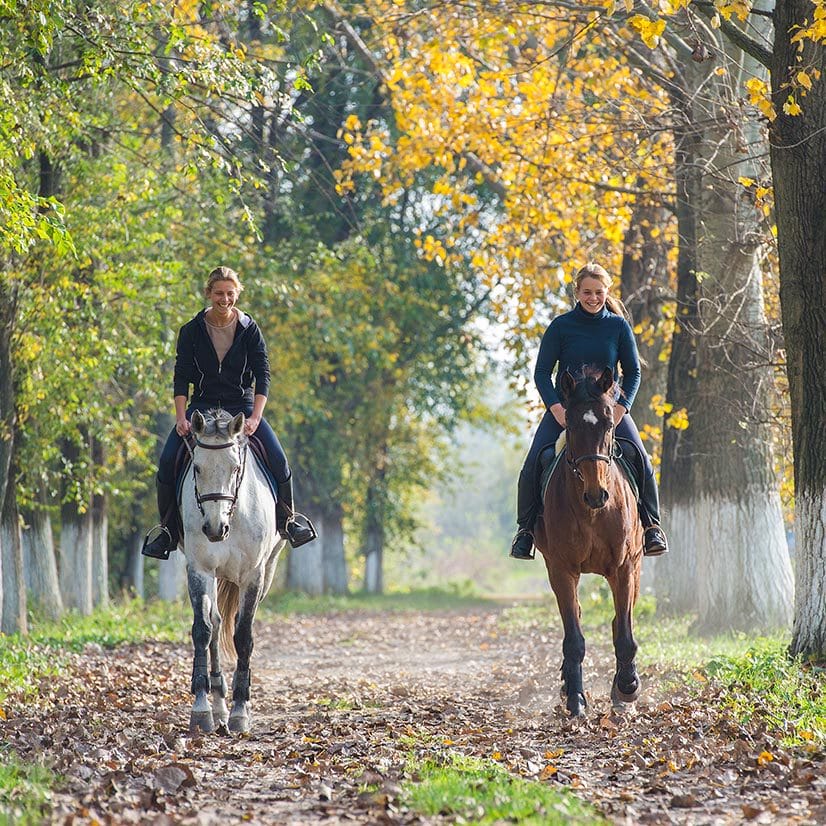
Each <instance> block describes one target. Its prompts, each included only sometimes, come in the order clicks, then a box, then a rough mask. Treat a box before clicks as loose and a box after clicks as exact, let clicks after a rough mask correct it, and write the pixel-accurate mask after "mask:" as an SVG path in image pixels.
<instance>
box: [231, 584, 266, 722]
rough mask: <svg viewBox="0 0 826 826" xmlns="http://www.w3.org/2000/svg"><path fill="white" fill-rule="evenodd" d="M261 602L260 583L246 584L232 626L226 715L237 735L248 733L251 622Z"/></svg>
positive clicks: (251, 644)
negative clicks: (231, 670) (232, 672)
mask: <svg viewBox="0 0 826 826" xmlns="http://www.w3.org/2000/svg"><path fill="white" fill-rule="evenodd" d="M260 600H261V582H260V581H258V582H255V583H254V584H252V585H248V586H247V587H246V588H245V589H244V590H243V591H242V592H241V595H240V600H239V603H240V604H239V606H238V618H237V620H236V623H235V634H234V636H233V642H234V643H235V653H236V655H237V657H238V662H237V663H236V666H235V675H234V676H233V678H232V710H231V711H230V714H229V730H230V731H234V732H236V733H239V734H240V733H244V732H246V731H249V727H250V713H249V699H250V657H251V656H252V646H253V643H252V623H253V620H254V619H255V611H256V609H257V608H258V603H259V601H260Z"/></svg>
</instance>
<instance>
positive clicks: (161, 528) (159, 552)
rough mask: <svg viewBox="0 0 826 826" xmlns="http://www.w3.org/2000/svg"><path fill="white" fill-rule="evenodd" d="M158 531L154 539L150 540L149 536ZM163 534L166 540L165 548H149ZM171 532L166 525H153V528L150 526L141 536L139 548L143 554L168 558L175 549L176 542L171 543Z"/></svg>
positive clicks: (154, 557) (153, 557)
mask: <svg viewBox="0 0 826 826" xmlns="http://www.w3.org/2000/svg"><path fill="white" fill-rule="evenodd" d="M155 531H158V534H157V536H155V538H154V539H151V540H150V538H149V537H150V536H152V534H153V533H154V532H155ZM164 534H166V537H167V542H166V547H165V548H151V547H150V546H151V545H154V544H155V543H156V542H157V541H158V540H159V539H160V538H161V537H162V536H163V535H164ZM173 541H174V540H173V539H172V533H171V532H170V530H169V528H167V527H166V525H155V527H154V528H150V530H149V533H147V534H146V536H145V537H144V538H143V547H142V548H141V553H142V554H143V555H144V556H148V557H151V558H152V559H169V554H170V553H172V551H174V550H175V548H176V547H177V543H176V544H173Z"/></svg>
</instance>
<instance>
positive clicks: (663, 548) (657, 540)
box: [639, 475, 668, 556]
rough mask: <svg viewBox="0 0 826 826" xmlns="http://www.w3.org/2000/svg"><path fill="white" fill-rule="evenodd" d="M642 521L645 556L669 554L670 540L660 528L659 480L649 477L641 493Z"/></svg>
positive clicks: (640, 508) (640, 509)
mask: <svg viewBox="0 0 826 826" xmlns="http://www.w3.org/2000/svg"><path fill="white" fill-rule="evenodd" d="M639 511H640V520H641V521H642V526H643V529H644V534H643V551H642V552H643V555H644V556H662V555H663V554H667V553H668V540H667V539H666V538H665V531H663V529H662V528H661V527H660V494H659V491H658V490H657V480H656V478H655V477H654V476H653V475H651V476H649V477H648V478H647V479H646V480H645V482H644V484H643V486H642V490H641V491H640V507H639Z"/></svg>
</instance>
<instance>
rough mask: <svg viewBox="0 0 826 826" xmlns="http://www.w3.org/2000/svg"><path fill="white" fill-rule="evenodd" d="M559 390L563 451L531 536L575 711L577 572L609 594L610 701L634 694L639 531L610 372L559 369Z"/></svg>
mask: <svg viewBox="0 0 826 826" xmlns="http://www.w3.org/2000/svg"><path fill="white" fill-rule="evenodd" d="M560 390H561V393H562V399H563V403H564V405H565V413H566V421H567V430H566V445H565V453H564V455H563V457H562V458H561V459H560V461H559V462H558V464H557V467H556V468H555V469H554V471H553V473H552V475H551V478H550V481H549V482H548V486H547V490H546V492H545V498H544V504H543V509H542V513H541V516H540V518H539V520H538V521H537V523H536V527H535V534H534V538H535V542H536V547H537V548H538V549H539V551H540V553H541V554H542V556H543V557H544V559H545V566H546V567H547V569H548V578H549V580H550V582H551V588H552V589H553V592H554V594H555V595H556V600H557V604H558V605H559V613H560V614H561V616H562V623H563V626H564V629H565V638H564V640H563V643H562V653H563V661H562V681H563V686H562V693H563V696H564V697H565V698H566V700H567V703H566V705H567V708H568V711H569V712H570V713H571V715H572V716H579V715H582V714H583V713H584V711H585V706H586V702H585V692H584V689H583V685H582V660H583V658H584V657H585V638H584V637H583V635H582V628H581V627H580V606H579V598H578V595H577V588H578V585H579V578H580V575H581V574H583V573H594V574H601V575H602V576H604V577H605V578H606V579H607V580H608V583H609V585H610V586H611V593H612V594H613V595H614V611H615V615H614V622H613V632H614V652H615V654H616V659H617V670H616V674H615V675H614V684H613V687H612V689H611V699H612V701H613V702H614V704H615V705H617V704H619V703H631V702H634V701H635V700H636V699H637V695H638V694H639V689H640V681H639V677H638V676H637V670H636V667H635V664H634V658H635V656H636V653H637V644H636V642H635V641H634V635H633V632H632V612H633V609H634V603H635V602H636V600H637V596H638V594H639V588H640V565H641V562H642V551H643V538H642V534H643V528H642V523H641V522H640V517H639V514H638V510H637V502H636V498H635V496H634V493H633V491H632V489H631V486H630V485H629V483H628V480H627V479H626V478H625V477H624V475H623V471H622V470H621V469H620V467H619V466H618V464H617V462H616V453H617V450H616V445H615V442H614V415H613V412H614V405H615V404H616V397H617V391H616V386H615V384H614V374H613V370H612V369H611V368H610V367H606V368H605V369H604V370H585V371H584V374H583V376H582V378H580V379H579V380H577V379H575V378H574V377H573V376H572V375H571V373H570V372H568V371H565V373H563V375H562V377H561V380H560Z"/></svg>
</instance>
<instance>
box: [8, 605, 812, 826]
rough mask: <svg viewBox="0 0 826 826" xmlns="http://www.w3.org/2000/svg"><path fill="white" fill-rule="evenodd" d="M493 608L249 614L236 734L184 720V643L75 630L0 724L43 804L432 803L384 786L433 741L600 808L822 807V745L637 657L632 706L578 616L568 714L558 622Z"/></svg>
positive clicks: (248, 814) (717, 815) (114, 811)
mask: <svg viewBox="0 0 826 826" xmlns="http://www.w3.org/2000/svg"><path fill="white" fill-rule="evenodd" d="M502 610H503V609H502V608H485V609H477V610H466V611H463V612H461V613H430V614H411V613H398V614H390V613H381V614H365V613H342V614H335V615H328V616H323V617H290V618H285V619H280V620H277V621H275V622H272V623H268V624H259V626H258V628H257V633H256V651H255V654H254V658H253V699H254V718H253V729H252V733H251V735H250V736H248V737H244V738H233V737H220V736H209V737H197V738H192V737H190V736H189V734H188V732H187V729H186V726H187V723H188V714H189V695H188V683H189V672H190V668H191V659H190V654H189V650H188V648H186V647H176V646H171V645H159V644H147V645H145V646H123V647H121V648H118V649H115V650H112V651H103V650H100V649H97V650H96V649H94V648H89V649H87V650H86V651H85V652H84V653H83V654H82V655H79V656H78V657H77V658H76V659H75V660H74V673H75V675H76V676H75V677H74V678H73V679H69V678H64V679H62V680H60V681H56V682H49V681H44V683H43V685H41V687H40V696H39V698H38V699H37V700H36V701H35V702H29V703H28V704H25V705H24V704H18V705H15V703H14V702H9V703H8V704H7V708H6V713H7V715H8V718H9V719H8V720H7V722H6V724H5V727H6V731H5V732H4V733H5V735H6V739H7V740H8V741H9V742H10V743H11V744H12V745H13V746H14V747H15V748H16V749H17V750H18V751H19V752H20V753H21V755H22V756H23V757H24V758H28V759H32V757H33V755H35V754H40V753H43V752H46V754H47V756H48V758H49V759H50V760H51V761H52V762H53V763H54V764H55V766H56V768H57V770H58V771H59V772H61V773H62V774H63V775H64V777H65V784H64V787H63V788H62V790H61V791H60V792H59V793H57V794H56V795H55V797H54V800H53V817H52V820H53V822H57V823H92V822H94V821H98V822H101V823H118V824H120V823H144V822H145V823H150V822H151V823H153V824H155V823H161V824H162V823H165V822H166V823H181V824H213V823H214V824H218V823H221V824H226V823H241V822H249V823H255V824H259V823H260V824H264V823H267V824H282V823H283V824H302V825H303V824H309V823H325V824H334V823H370V824H374V823H418V822H433V823H436V822H450V821H451V820H452V818H450V817H437V818H433V819H430V820H429V821H428V820H424V819H422V818H420V817H418V816H416V815H414V814H412V813H409V812H406V811H405V810H404V807H403V805H402V803H401V801H400V800H399V792H400V788H399V787H400V783H401V782H402V781H403V780H404V779H405V763H406V760H407V759H408V757H409V755H411V754H415V755H416V756H417V757H419V758H421V757H423V756H428V755H431V756H439V755H444V754H445V753H447V752H449V751H456V752H460V753H463V754H468V755H474V756H477V757H482V758H488V759H495V760H498V761H500V762H501V763H502V765H504V766H506V767H508V768H509V770H510V771H511V772H513V773H514V774H518V775H521V776H524V777H526V778H530V779H537V780H540V781H541V782H547V783H555V784H560V785H565V786H568V787H570V788H572V789H573V791H574V792H575V793H576V794H577V795H579V796H581V797H582V798H583V799H585V800H587V801H589V802H590V803H592V804H594V805H595V806H596V807H597V808H598V809H599V810H600V811H601V812H602V813H603V814H604V815H605V816H606V817H607V818H608V819H609V820H610V821H611V822H613V823H618V824H637V823H664V824H665V823H680V824H729V823H743V822H746V821H749V820H750V821H751V822H755V823H802V824H809V823H826V764H824V761H823V758H822V755H820V756H814V755H812V756H809V757H807V756H805V755H800V754H798V755H796V756H794V755H789V754H787V753H785V752H784V751H783V749H781V748H780V746H779V744H778V743H777V742H776V741H775V740H774V739H773V738H772V737H771V736H770V735H769V734H766V733H764V732H759V731H756V730H754V729H748V730H747V729H744V728H741V727H739V726H738V725H737V724H736V723H734V722H733V721H732V720H731V719H730V718H729V717H728V716H727V715H726V714H725V713H723V712H720V711H717V710H715V708H714V702H713V697H711V696H709V697H708V698H707V699H708V702H707V703H705V704H695V705H691V704H689V703H688V701H687V700H686V699H685V696H683V694H682V692H680V691H675V690H674V689H670V690H668V691H667V689H666V687H665V686H666V680H667V675H661V674H656V673H653V672H652V671H651V670H650V669H648V670H646V669H645V668H643V672H642V676H643V679H644V684H645V692H644V694H645V697H644V699H643V700H641V701H640V703H639V704H638V712H637V713H636V714H635V715H633V716H628V717H618V716H616V715H614V714H612V713H611V711H610V706H609V703H608V699H607V698H608V692H609V689H610V679H611V675H612V654H611V651H610V648H608V647H607V646H606V642H607V640H596V639H593V636H594V635H593V634H592V635H591V638H590V639H589V640H588V642H589V654H588V656H587V658H586V663H585V666H586V667H585V681H586V690H587V691H588V692H589V695H590V697H589V701H590V707H589V712H588V716H587V718H586V719H585V720H584V721H571V720H569V719H567V718H566V717H565V716H564V715H563V714H562V711H561V708H560V706H559V700H558V685H559V683H558V668H559V661H560V640H559V638H558V637H557V635H556V632H554V631H549V630H548V629H543V628H540V627H535V628H532V629H530V630H527V631H526V630H523V631H520V632H518V633H509V632H508V631H507V630H506V626H505V625H504V624H503V623H502V621H501V613H502ZM641 659H643V658H641ZM761 755H762V757H761ZM767 755H768V756H770V757H771V759H769V757H768V756H767Z"/></svg>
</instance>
